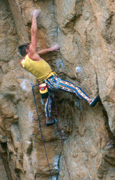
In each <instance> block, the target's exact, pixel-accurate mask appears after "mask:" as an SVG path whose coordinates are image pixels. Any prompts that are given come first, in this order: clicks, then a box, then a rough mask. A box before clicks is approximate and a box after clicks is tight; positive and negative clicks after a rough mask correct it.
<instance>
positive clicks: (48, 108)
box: [45, 95, 55, 126]
mask: <svg viewBox="0 0 115 180" xmlns="http://www.w3.org/2000/svg"><path fill="white" fill-rule="evenodd" d="M53 100H54V95H50V96H49V97H48V98H47V101H46V103H45V114H46V125H47V126H48V125H53V124H54V123H55V121H54V120H52V118H51V112H52V104H53Z"/></svg>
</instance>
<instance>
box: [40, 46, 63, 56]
mask: <svg viewBox="0 0 115 180" xmlns="http://www.w3.org/2000/svg"><path fill="white" fill-rule="evenodd" d="M59 48H60V47H59V45H58V44H56V45H54V46H52V47H51V48H47V49H42V50H39V51H38V52H37V53H38V54H39V55H43V54H46V53H49V52H52V51H57V50H58V49H59Z"/></svg>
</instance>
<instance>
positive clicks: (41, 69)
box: [18, 9, 99, 126]
mask: <svg viewBox="0 0 115 180" xmlns="http://www.w3.org/2000/svg"><path fill="white" fill-rule="evenodd" d="M39 14H40V11H39V10H37V9H36V10H34V11H33V14H32V26H31V43H30V44H29V43H25V44H22V45H20V46H19V47H18V51H19V53H20V54H21V55H22V56H23V59H22V60H21V61H20V64H21V66H22V67H23V68H24V69H26V70H27V71H28V72H30V73H32V74H33V75H34V76H35V77H36V78H37V79H38V81H39V82H45V83H46V84H47V87H48V90H49V91H50V90H51V91H53V92H54V93H53V94H50V95H49V96H48V98H47V100H46V103H45V113H46V126H50V125H53V124H55V120H54V119H52V118H51V109H52V103H53V99H54V94H55V90H57V89H58V90H60V91H64V92H69V93H73V94H75V95H76V96H78V97H79V98H82V99H84V100H85V101H87V102H88V103H89V105H90V106H92V107H93V106H95V105H96V103H97V102H98V101H99V96H97V97H96V98H95V99H92V98H90V97H89V96H88V95H87V94H86V93H85V92H84V91H83V90H82V89H81V88H80V87H78V86H76V85H74V84H73V83H71V82H69V81H65V80H63V79H60V78H59V77H58V76H57V74H56V73H55V72H53V71H52V69H51V67H50V65H49V64H48V63H47V62H46V61H45V60H43V59H42V58H41V57H40V55H43V54H46V53H48V52H52V51H56V50H58V49H59V45H57V44H56V45H54V46H52V47H51V48H47V49H43V50H39V51H38V52H37V17H38V16H39Z"/></svg>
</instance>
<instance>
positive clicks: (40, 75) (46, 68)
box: [22, 55, 52, 82]
mask: <svg viewBox="0 0 115 180" xmlns="http://www.w3.org/2000/svg"><path fill="white" fill-rule="evenodd" d="M22 66H23V68H24V69H26V70H27V71H29V72H30V73H32V74H33V75H34V76H35V77H36V78H37V79H38V80H39V81H40V82H42V81H44V80H45V79H46V77H47V76H48V75H49V74H50V73H51V72H52V69H51V67H50V65H49V64H48V63H47V62H46V61H44V60H43V59H42V60H40V61H34V60H32V59H30V58H29V56H28V55H26V56H25V58H24V60H23V61H22Z"/></svg>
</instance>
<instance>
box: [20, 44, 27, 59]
mask: <svg viewBox="0 0 115 180" xmlns="http://www.w3.org/2000/svg"><path fill="white" fill-rule="evenodd" d="M28 49H29V43H24V44H21V45H20V46H19V47H18V52H19V53H20V54H21V55H22V56H25V55H26V54H27V53H28Z"/></svg>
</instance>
